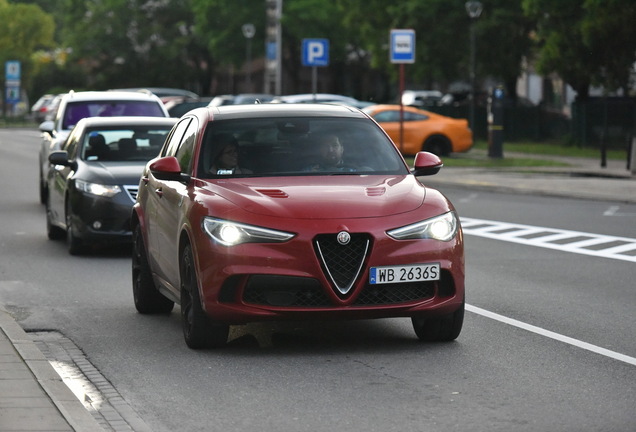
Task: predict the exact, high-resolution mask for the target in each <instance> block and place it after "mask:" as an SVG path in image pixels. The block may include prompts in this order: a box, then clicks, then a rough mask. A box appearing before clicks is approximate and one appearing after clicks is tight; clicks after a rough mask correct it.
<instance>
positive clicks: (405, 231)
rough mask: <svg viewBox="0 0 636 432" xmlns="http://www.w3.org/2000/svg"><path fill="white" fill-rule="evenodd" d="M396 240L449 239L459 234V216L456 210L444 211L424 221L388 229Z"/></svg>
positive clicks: (389, 233)
mask: <svg viewBox="0 0 636 432" xmlns="http://www.w3.org/2000/svg"><path fill="white" fill-rule="evenodd" d="M387 234H388V235H389V236H391V237H393V238H394V239H396V240H409V239H435V240H440V241H449V240H452V239H453V237H455V234H457V216H456V215H455V212H448V213H444V214H443V215H440V216H436V217H434V218H431V219H426V220H424V221H422V222H417V223H414V224H411V225H407V226H403V227H400V228H396V229H394V230H391V231H387Z"/></svg>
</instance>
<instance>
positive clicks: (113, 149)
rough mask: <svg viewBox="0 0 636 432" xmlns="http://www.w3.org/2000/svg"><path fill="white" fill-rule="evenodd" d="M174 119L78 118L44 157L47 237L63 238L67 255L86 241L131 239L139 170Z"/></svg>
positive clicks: (156, 149) (81, 249)
mask: <svg viewBox="0 0 636 432" xmlns="http://www.w3.org/2000/svg"><path fill="white" fill-rule="evenodd" d="M176 121H177V119H174V118H161V117H91V118H85V119H83V120H81V121H80V122H78V123H77V125H76V126H75V128H74V129H73V131H72V132H71V133H70V135H69V137H68V139H67V140H66V142H65V143H64V145H63V146H62V149H61V150H59V151H55V152H53V153H51V154H50V155H49V162H50V163H51V165H52V166H51V169H50V170H49V175H48V178H47V182H48V196H47V199H46V226H47V234H48V237H49V239H52V240H55V239H63V238H66V241H67V245H68V250H69V253H71V254H72V255H76V254H80V253H82V252H84V250H85V249H86V247H87V246H88V245H90V244H97V243H103V242H127V241H130V239H131V231H130V215H131V211H132V206H133V204H134V202H135V198H136V195H137V189H138V187H139V179H140V176H141V172H142V171H143V168H144V165H145V164H146V162H148V161H149V160H150V159H152V158H154V157H155V156H157V154H158V153H159V150H160V149H161V146H162V145H163V142H164V141H165V138H166V135H167V134H168V133H169V132H170V129H171V128H172V126H173V125H174V124H175V123H176Z"/></svg>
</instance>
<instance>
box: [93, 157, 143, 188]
mask: <svg viewBox="0 0 636 432" xmlns="http://www.w3.org/2000/svg"><path fill="white" fill-rule="evenodd" d="M144 166H145V162H87V163H84V166H83V169H82V172H81V178H82V179H83V180H85V181H90V182H93V183H102V184H119V185H138V184H139V179H140V178H141V173H142V172H143V170H144Z"/></svg>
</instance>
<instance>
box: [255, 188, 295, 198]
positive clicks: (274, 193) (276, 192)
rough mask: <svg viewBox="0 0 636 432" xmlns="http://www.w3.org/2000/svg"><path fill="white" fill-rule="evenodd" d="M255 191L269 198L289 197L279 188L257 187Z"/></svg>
mask: <svg viewBox="0 0 636 432" xmlns="http://www.w3.org/2000/svg"><path fill="white" fill-rule="evenodd" d="M256 192H258V193H260V194H263V195H265V196H268V197H271V198H289V195H287V193H286V192H283V191H282V190H280V189H257V190H256Z"/></svg>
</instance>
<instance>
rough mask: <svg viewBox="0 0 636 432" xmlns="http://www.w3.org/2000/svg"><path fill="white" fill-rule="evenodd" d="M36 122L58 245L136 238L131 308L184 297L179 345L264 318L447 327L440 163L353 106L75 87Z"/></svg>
mask: <svg viewBox="0 0 636 432" xmlns="http://www.w3.org/2000/svg"><path fill="white" fill-rule="evenodd" d="M366 109H367V110H369V113H371V114H372V115H376V114H377V115H379V113H381V112H387V111H386V110H388V108H382V109H384V110H385V111H382V110H380V109H379V108H378V109H377V110H376V111H374V106H370V107H368V108H366ZM376 117H377V116H376ZM380 124H381V123H380ZM41 129H42V130H43V135H44V136H45V140H44V142H43V146H42V155H41V157H42V158H44V157H45V160H46V163H43V164H42V165H41V168H42V169H41V171H42V174H41V175H43V176H44V178H45V179H46V181H45V184H44V186H43V188H42V189H43V192H41V194H44V200H43V201H44V203H45V204H46V226H47V234H48V237H49V238H50V239H66V243H67V246H68V250H69V252H70V253H71V254H78V253H83V252H85V251H87V248H88V247H89V246H91V245H92V244H94V243H104V242H105V243H112V242H132V248H133V253H132V278H131V279H132V292H133V298H134V304H135V307H136V309H137V311H138V312H139V313H141V314H167V313H169V312H171V311H172V309H173V308H174V305H175V304H178V305H180V313H181V322H182V329H183V335H184V339H185V342H186V344H187V345H188V346H189V347H190V348H193V349H199V348H208V347H220V346H223V345H225V344H226V342H227V339H228V334H229V328H230V325H234V324H244V323H249V322H254V321H264V320H298V319H311V320H315V319H369V318H388V317H408V318H410V319H411V322H412V326H413V329H414V331H415V334H416V336H417V337H418V338H419V339H420V340H423V341H451V340H454V339H455V338H457V337H458V336H459V334H460V332H461V329H462V326H463V317H464V302H465V294H464V246H463V235H462V230H461V225H460V222H459V218H458V216H457V213H456V210H455V208H454V207H453V205H452V204H451V203H450V202H449V201H448V200H447V199H446V198H445V197H444V195H443V194H441V193H440V192H438V191H436V190H434V189H431V188H428V187H426V186H425V185H424V184H423V183H421V181H420V180H421V178H422V177H423V176H428V175H433V174H435V173H437V172H438V171H439V170H440V168H441V167H442V161H441V160H440V158H439V157H438V156H436V155H434V154H432V153H430V152H421V151H420V148H416V147H414V149H413V151H414V152H415V158H414V168H413V169H410V168H409V166H408V165H407V164H406V162H405V160H404V158H403V156H402V153H401V152H400V151H399V149H398V148H397V147H396V145H395V144H394V142H393V141H392V140H391V138H390V133H389V132H388V131H386V130H384V129H383V128H382V127H380V125H379V123H378V122H376V121H374V120H373V119H372V117H371V116H370V115H368V114H366V113H365V112H363V111H361V110H359V109H358V108H355V107H353V106H350V105H348V104H342V103H320V104H316V103H299V102H284V103H283V102H281V103H269V104H243V105H238V104H232V105H223V106H206V107H201V108H196V109H194V110H191V111H189V112H187V113H186V114H185V115H183V116H182V117H181V118H179V119H176V118H170V117H169V116H168V113H167V111H166V109H165V106H164V105H163V103H162V102H161V100H159V99H158V98H157V96H155V95H151V94H148V93H147V92H121V91H112V92H84V93H69V94H67V95H65V96H64V97H63V98H62V101H61V103H60V106H59V109H58V112H57V113H56V114H55V117H54V119H53V120H51V121H48V122H46V121H45V122H44V123H43V124H42V125H41Z"/></svg>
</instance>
